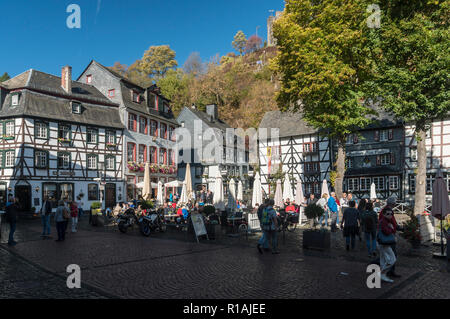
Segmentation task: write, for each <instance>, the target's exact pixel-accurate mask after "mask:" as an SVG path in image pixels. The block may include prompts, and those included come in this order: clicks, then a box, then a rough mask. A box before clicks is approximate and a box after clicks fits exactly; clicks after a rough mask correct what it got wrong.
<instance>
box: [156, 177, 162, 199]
mask: <svg viewBox="0 0 450 319" xmlns="http://www.w3.org/2000/svg"><path fill="white" fill-rule="evenodd" d="M156 202H157V203H158V205H162V204H163V203H164V194H163V185H162V182H161V181H159V182H158V196H157V198H156Z"/></svg>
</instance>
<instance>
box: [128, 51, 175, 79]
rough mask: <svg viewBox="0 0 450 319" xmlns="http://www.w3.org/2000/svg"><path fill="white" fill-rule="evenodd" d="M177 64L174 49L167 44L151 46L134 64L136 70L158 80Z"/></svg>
mask: <svg viewBox="0 0 450 319" xmlns="http://www.w3.org/2000/svg"><path fill="white" fill-rule="evenodd" d="M177 66H178V63H177V61H176V60H175V51H173V50H172V49H171V48H170V46H168V45H160V46H151V47H150V48H149V49H148V50H147V51H145V52H144V56H143V57H142V59H141V60H140V61H139V63H138V65H137V66H136V69H137V71H139V72H142V73H143V74H145V75H147V76H148V77H149V78H150V79H152V80H153V81H155V82H156V81H158V80H159V79H161V78H162V77H164V75H165V74H166V73H167V71H169V70H170V69H174V68H176V67H177Z"/></svg>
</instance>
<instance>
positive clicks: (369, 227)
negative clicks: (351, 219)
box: [363, 213, 375, 232]
mask: <svg viewBox="0 0 450 319" xmlns="http://www.w3.org/2000/svg"><path fill="white" fill-rule="evenodd" d="M363 223H364V230H365V231H366V232H369V231H373V230H375V225H374V222H373V218H372V216H370V214H369V213H366V214H364V219H363Z"/></svg>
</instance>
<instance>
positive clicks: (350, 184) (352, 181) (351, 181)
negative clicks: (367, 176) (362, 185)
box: [347, 178, 359, 191]
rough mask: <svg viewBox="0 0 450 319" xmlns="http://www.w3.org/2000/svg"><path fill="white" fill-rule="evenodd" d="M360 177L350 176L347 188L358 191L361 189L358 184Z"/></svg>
mask: <svg viewBox="0 0 450 319" xmlns="http://www.w3.org/2000/svg"><path fill="white" fill-rule="evenodd" d="M358 182H359V179H358V178H349V179H348V181H347V186H348V187H347V189H348V190H349V191H357V190H359V185H358Z"/></svg>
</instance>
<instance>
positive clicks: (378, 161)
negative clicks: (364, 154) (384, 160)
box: [377, 155, 381, 165]
mask: <svg viewBox="0 0 450 319" xmlns="http://www.w3.org/2000/svg"><path fill="white" fill-rule="evenodd" d="M377 165H381V157H380V155H377Z"/></svg>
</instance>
